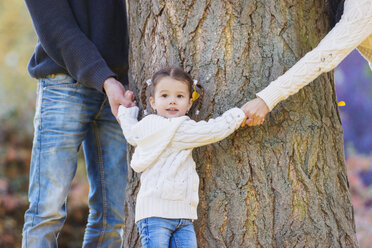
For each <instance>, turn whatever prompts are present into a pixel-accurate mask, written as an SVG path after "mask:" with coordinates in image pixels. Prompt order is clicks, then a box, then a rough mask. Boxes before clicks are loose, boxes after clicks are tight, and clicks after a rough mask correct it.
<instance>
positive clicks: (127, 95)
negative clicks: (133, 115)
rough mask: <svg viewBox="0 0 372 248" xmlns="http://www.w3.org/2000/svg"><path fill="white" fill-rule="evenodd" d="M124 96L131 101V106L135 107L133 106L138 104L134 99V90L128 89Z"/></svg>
mask: <svg viewBox="0 0 372 248" xmlns="http://www.w3.org/2000/svg"><path fill="white" fill-rule="evenodd" d="M124 97H125V98H126V99H127V100H128V101H130V102H131V103H130V106H129V107H133V106H136V105H137V102H136V101H135V100H134V94H133V91H130V90H126V91H125V92H124Z"/></svg>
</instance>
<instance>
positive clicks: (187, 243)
mask: <svg viewBox="0 0 372 248" xmlns="http://www.w3.org/2000/svg"><path fill="white" fill-rule="evenodd" d="M170 247H171V248H196V247H197V242H196V234H195V230H194V225H193V223H192V222H191V221H190V220H185V219H182V220H181V221H180V223H179V225H178V226H177V228H176V230H175V231H174V233H173V235H172V239H171V244H170Z"/></svg>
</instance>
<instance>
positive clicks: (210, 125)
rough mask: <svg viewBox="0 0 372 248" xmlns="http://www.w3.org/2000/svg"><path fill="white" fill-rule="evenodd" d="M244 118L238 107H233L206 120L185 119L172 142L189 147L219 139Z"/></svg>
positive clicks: (231, 130)
mask: <svg viewBox="0 0 372 248" xmlns="http://www.w3.org/2000/svg"><path fill="white" fill-rule="evenodd" d="M244 118H245V114H244V112H243V111H242V110H241V109H240V108H233V109H230V110H228V111H226V112H225V113H224V114H223V115H221V116H220V117H217V118H215V119H210V120H209V121H207V122H206V121H199V122H196V121H193V120H186V121H184V122H183V123H182V124H181V125H180V127H179V128H178V129H177V131H176V133H175V135H174V137H173V140H172V144H173V145H174V146H176V147H177V148H179V149H190V148H194V147H199V146H203V145H207V144H211V143H214V142H217V141H220V140H222V139H224V138H226V137H227V136H229V135H230V134H231V133H233V132H234V131H235V130H236V129H238V128H239V126H240V124H241V123H242V122H243V120H244Z"/></svg>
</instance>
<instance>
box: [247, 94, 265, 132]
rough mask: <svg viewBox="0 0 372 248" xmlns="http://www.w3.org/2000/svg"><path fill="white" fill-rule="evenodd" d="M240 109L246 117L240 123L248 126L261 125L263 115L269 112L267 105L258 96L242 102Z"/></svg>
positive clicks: (263, 118)
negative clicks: (244, 102)
mask: <svg viewBox="0 0 372 248" xmlns="http://www.w3.org/2000/svg"><path fill="white" fill-rule="evenodd" d="M241 109H242V110H243V111H244V113H245V115H246V116H247V119H246V120H245V122H243V123H242V126H244V125H245V124H247V125H248V126H257V125H261V124H262V123H263V122H264V121H265V116H266V115H267V113H269V112H270V109H269V107H268V106H267V105H266V103H265V102H264V101H263V100H262V99H261V98H259V97H256V98H255V99H253V100H251V101H249V102H247V103H246V104H244V105H243V106H242V107H241Z"/></svg>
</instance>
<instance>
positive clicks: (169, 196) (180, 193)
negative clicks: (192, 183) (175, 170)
mask: <svg viewBox="0 0 372 248" xmlns="http://www.w3.org/2000/svg"><path fill="white" fill-rule="evenodd" d="M186 190H187V183H186V182H181V181H175V180H169V179H166V180H165V181H164V183H163V187H162V192H161V198H162V199H163V200H170V201H183V200H185V199H186Z"/></svg>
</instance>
